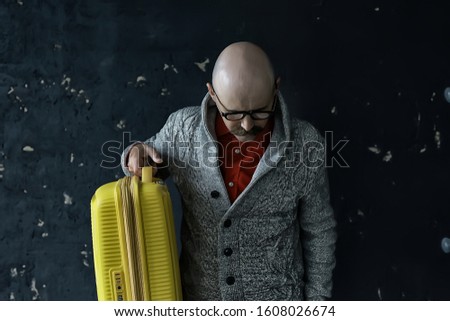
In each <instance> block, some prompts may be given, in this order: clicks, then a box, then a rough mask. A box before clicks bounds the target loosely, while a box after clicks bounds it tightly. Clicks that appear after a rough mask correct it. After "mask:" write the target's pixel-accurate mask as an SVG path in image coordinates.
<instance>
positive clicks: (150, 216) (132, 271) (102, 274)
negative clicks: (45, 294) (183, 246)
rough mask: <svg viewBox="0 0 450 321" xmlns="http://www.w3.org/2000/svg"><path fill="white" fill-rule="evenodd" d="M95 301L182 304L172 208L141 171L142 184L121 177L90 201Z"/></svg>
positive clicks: (146, 171) (159, 183)
mask: <svg viewBox="0 0 450 321" xmlns="http://www.w3.org/2000/svg"><path fill="white" fill-rule="evenodd" d="M91 218H92V239H93V254H94V267H95V278H96V284H97V296H98V299H99V300H115V301H122V300H126V301H141V300H152V301H156V300H181V299H182V296H181V282H180V272H179V265H178V251H177V246H176V238H175V228H174V222H173V214H172V202H171V200H170V195H169V192H168V190H167V187H166V185H165V184H164V182H163V181H161V180H159V179H154V178H153V177H152V169H151V168H150V167H144V168H143V170H142V181H140V180H139V178H138V177H136V176H133V177H124V178H122V179H119V180H118V181H117V182H112V183H108V184H105V185H103V186H101V187H100V188H98V189H97V191H96V192H95V194H94V196H93V197H92V200H91Z"/></svg>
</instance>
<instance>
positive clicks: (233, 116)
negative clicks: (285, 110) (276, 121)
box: [213, 88, 277, 121]
mask: <svg viewBox="0 0 450 321" xmlns="http://www.w3.org/2000/svg"><path fill="white" fill-rule="evenodd" d="M213 90H214V88H213ZM214 93H215V94H216V97H217V100H218V101H219V103H220V104H221V105H222V106H223V108H225V109H228V108H226V107H225V105H224V104H223V103H222V102H221V101H220V98H219V96H218V95H217V92H216V91H215V90H214ZM276 101H277V99H276V95H274V96H273V103H272V108H271V110H268V111H259V110H250V111H232V112H227V113H224V112H222V111H220V110H219V112H220V115H222V117H224V118H225V119H227V120H230V121H238V120H242V119H244V117H245V116H247V115H249V116H250V117H251V118H252V119H253V120H265V119H269V118H270V117H271V116H272V115H273V114H274V113H275V111H274V110H275V104H276Z"/></svg>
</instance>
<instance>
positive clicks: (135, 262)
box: [121, 177, 145, 301]
mask: <svg viewBox="0 0 450 321" xmlns="http://www.w3.org/2000/svg"><path fill="white" fill-rule="evenodd" d="M136 183H138V182H135V181H134V179H133V178H132V177H125V178H123V179H122V182H121V194H122V205H123V224H124V230H125V240H126V247H127V258H128V262H127V263H128V270H129V276H130V290H131V298H130V299H131V300H133V301H143V300H144V299H145V297H144V289H143V285H142V280H143V273H144V272H143V269H142V264H141V258H140V255H139V253H140V248H141V246H142V244H140V243H141V242H140V238H139V232H138V226H137V224H139V223H138V222H137V219H136V211H137V210H139V200H138V199H137V198H136V197H137V196H136V195H133V194H134V193H133V190H134V188H133V186H132V185H133V184H136Z"/></svg>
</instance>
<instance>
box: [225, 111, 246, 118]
mask: <svg viewBox="0 0 450 321" xmlns="http://www.w3.org/2000/svg"><path fill="white" fill-rule="evenodd" d="M225 118H226V119H228V120H240V119H242V118H244V114H241V113H237V114H227V115H226V116H225Z"/></svg>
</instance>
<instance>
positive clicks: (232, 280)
mask: <svg viewBox="0 0 450 321" xmlns="http://www.w3.org/2000/svg"><path fill="white" fill-rule="evenodd" d="M234 281H236V280H235V279H234V277H232V276H229V277H227V280H226V282H227V284H228V285H233V284H234Z"/></svg>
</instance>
